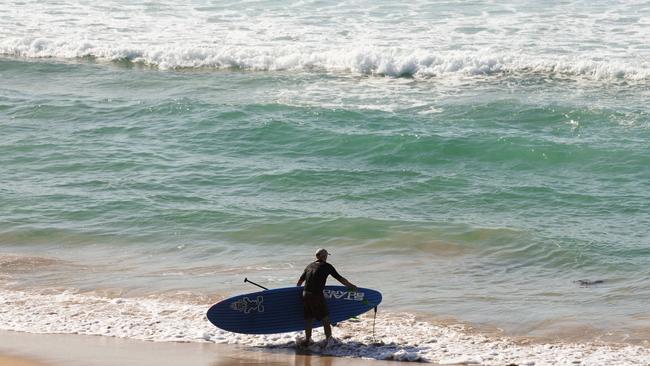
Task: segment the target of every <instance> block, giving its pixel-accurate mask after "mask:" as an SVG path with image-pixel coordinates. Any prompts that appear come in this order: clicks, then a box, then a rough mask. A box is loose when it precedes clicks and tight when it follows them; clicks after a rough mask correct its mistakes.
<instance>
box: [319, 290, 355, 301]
mask: <svg viewBox="0 0 650 366" xmlns="http://www.w3.org/2000/svg"><path fill="white" fill-rule="evenodd" d="M323 295H325V298H326V299H332V298H334V299H343V300H349V301H363V297H364V295H365V294H364V293H363V292H354V291H340V290H327V289H326V290H323Z"/></svg>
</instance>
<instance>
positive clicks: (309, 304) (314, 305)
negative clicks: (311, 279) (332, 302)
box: [302, 291, 329, 320]
mask: <svg viewBox="0 0 650 366" xmlns="http://www.w3.org/2000/svg"><path fill="white" fill-rule="evenodd" d="M302 303H303V305H304V309H305V319H316V320H323V318H325V317H326V316H329V311H328V310H327V303H325V296H323V293H322V292H321V293H319V294H318V293H317V294H313V293H310V292H306V291H305V292H303V293H302Z"/></svg>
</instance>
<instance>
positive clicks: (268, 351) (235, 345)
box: [0, 314, 650, 366]
mask: <svg viewBox="0 0 650 366" xmlns="http://www.w3.org/2000/svg"><path fill="white" fill-rule="evenodd" d="M371 322H372V317H371V316H370V317H369V316H367V315H365V316H362V317H360V318H359V319H358V320H356V321H350V322H345V323H342V324H340V325H339V326H337V327H336V329H335V332H334V336H335V337H337V339H338V342H337V343H335V344H334V346H333V347H331V348H328V349H327V350H321V349H320V348H319V346H317V345H316V346H313V347H310V348H311V350H308V351H307V353H305V352H296V350H295V348H294V344H293V341H292V338H291V337H295V334H288V335H260V336H249V335H236V334H232V338H230V339H227V340H222V341H220V340H219V339H214V340H212V341H207V340H206V341H202V342H192V341H180V342H179V341H150V340H138V339H132V338H120V337H114V336H105V335H89V334H84V335H81V334H52V333H45V334H43V333H26V332H16V331H8V330H0V360H2V357H4V359H7V360H11V361H7V362H9V363H6V365H14V364H19V365H21V366H59V365H60V366H63V365H65V366H75V365H90V366H105V365H113V364H115V363H118V361H119V364H129V365H136V366H148V365H152V366H153V365H155V366H166V365H170V366H171V365H178V364H187V365H198V366H203V365H206V366H229V365H241V364H253V363H259V364H268V363H273V364H274V365H287V366H296V365H300V366H306V365H333V366H348V365H367V366H373V365H383V366H389V365H403V362H404V361H411V362H423V363H429V364H434V365H472V364H480V365H486V366H487V365H490V366H492V365H494V366H496V365H511V364H516V365H529V366H531V365H535V366H540V365H549V366H550V365H567V364H572V365H607V366H628V365H629V366H632V365H650V347H649V346H648V342H647V341H645V342H644V345H632V344H626V343H614V342H606V341H592V342H568V341H560V340H555V341H553V340H541V339H537V338H523V337H508V336H503V335H499V334H495V333H491V332H487V333H485V332H482V331H481V330H480V329H477V328H473V327H471V326H468V325H464V324H458V323H456V324H452V323H449V324H444V325H443V324H437V325H435V324H432V323H430V322H427V321H423V320H422V319H421V318H418V317H416V316H413V315H409V314H392V316H389V317H382V318H378V319H377V325H378V328H379V329H380V330H381V334H379V336H378V338H377V339H371V338H370V337H369V335H368V334H366V333H367V332H366V331H367V328H368V326H369V324H370V323H371ZM405 329H406V332H405V331H404V330H405ZM321 333H322V332H321V331H320V330H316V333H315V338H316V340H317V341H318V340H320V338H322V334H321ZM364 334H365V335H364ZM310 351H311V352H310ZM308 353H311V354H308ZM12 362H13V363H12ZM18 362H21V363H18ZM0 366H5V364H2V363H0Z"/></svg>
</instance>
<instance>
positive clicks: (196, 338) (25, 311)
mask: <svg viewBox="0 0 650 366" xmlns="http://www.w3.org/2000/svg"><path fill="white" fill-rule="evenodd" d="M0 305H1V306H0V328H1V329H5V330H12V331H22V332H31V333H70V334H85V335H101V336H111V337H122V338H132V339H140V340H148V341H157V342H168V341H173V342H213V343H221V344H238V345H243V346H249V347H262V348H275V349H277V348H279V349H283V348H286V349H287V350H290V349H293V348H294V346H295V339H296V337H299V336H300V334H299V333H284V334H272V335H242V334H235V333H230V332H226V331H222V330H220V329H217V328H215V327H214V326H212V325H211V324H210V323H209V322H208V321H207V319H206V317H205V312H206V311H207V309H208V307H209V305H208V304H205V305H196V304H188V303H183V302H179V301H170V300H165V299H157V298H106V297H100V296H89V295H83V294H77V293H72V292H63V293H55V294H45V293H38V292H35V291H8V290H0ZM371 330H372V318H371V317H370V316H368V315H366V316H364V317H362V318H361V319H360V320H358V321H347V322H343V323H341V324H339V325H338V326H337V327H336V328H334V335H335V336H336V337H337V338H338V342H334V344H333V345H331V346H329V347H327V348H323V347H322V346H321V344H319V343H317V344H315V345H314V346H312V347H311V348H312V351H314V352H317V353H322V354H329V355H334V356H345V357H363V358H371V359H381V360H398V361H426V362H436V363H440V364H482V365H505V364H511V363H514V364H519V365H537V366H539V365H566V364H572V363H573V364H577V363H578V362H579V363H580V364H587V365H642V364H648V363H650V349H649V348H646V347H642V346H633V345H619V346H616V345H607V344H595V343H582V344H580V343H557V344H524V343H521V342H515V341H514V340H512V339H509V338H505V337H491V336H486V335H481V334H473V333H469V332H467V331H466V329H465V327H464V326H463V325H451V326H441V325H436V324H432V323H428V322H424V321H418V320H417V319H416V318H415V316H413V315H411V314H407V313H385V312H383V311H380V313H379V315H378V317H377V320H376V338H373V337H372V331H371ZM315 337H316V338H317V339H318V338H322V337H323V335H322V332H321V330H317V331H316V333H315Z"/></svg>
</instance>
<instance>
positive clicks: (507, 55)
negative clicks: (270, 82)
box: [0, 0, 650, 81]
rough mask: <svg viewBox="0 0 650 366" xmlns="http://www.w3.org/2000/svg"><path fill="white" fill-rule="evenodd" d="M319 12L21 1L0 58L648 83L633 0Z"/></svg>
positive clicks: (5, 30)
mask: <svg viewBox="0 0 650 366" xmlns="http://www.w3.org/2000/svg"><path fill="white" fill-rule="evenodd" d="M321 4H323V6H322V7H320V5H319V4H316V3H314V4H312V3H309V2H306V3H302V4H299V5H297V6H293V7H282V6H281V7H278V6H275V4H273V3H272V2H269V3H264V2H260V3H259V4H241V5H239V6H238V5H232V6H228V7H223V8H219V7H213V8H210V9H206V8H202V7H200V6H194V7H193V6H187V5H186V4H182V5H179V4H177V3H175V2H171V1H166V0H159V1H157V2H155V3H152V2H143V3H138V2H130V3H129V4H124V3H121V2H119V1H114V2H111V1H108V2H102V3H101V4H97V5H94V4H92V3H87V2H81V1H70V2H68V3H67V5H62V4H60V3H58V2H52V3H50V2H48V1H45V2H42V1H25V2H21V3H18V4H14V5H12V7H11V8H10V9H7V10H6V11H5V16H3V17H0V54H4V55H11V56H17V57H28V58H50V57H54V58H64V59H69V58H80V57H95V58H98V59H102V60H112V61H115V60H130V61H132V62H139V63H143V64H148V65H152V66H156V67H159V68H162V69H170V68H215V69H233V68H234V69H245V70H260V71H279V70H283V71H301V72H303V71H313V70H316V71H321V72H333V73H340V72H345V73H352V74H361V75H387V76H395V77H399V76H413V77H422V78H431V77H435V78H446V77H450V76H451V77H456V76H470V77H476V76H480V77H482V76H485V75H495V74H499V75H500V74H504V73H541V74H544V75H551V76H553V75H559V76H564V77H579V78H586V79H593V80H628V81H647V80H648V79H650V62H648V59H649V58H650V57H649V56H650V55H649V54H648V53H649V52H650V51H649V50H648V48H647V47H646V46H645V45H646V43H647V26H648V24H647V23H646V22H645V21H644V19H645V18H644V17H643V14H644V12H646V11H647V10H645V8H643V7H640V8H638V9H637V8H635V7H634V6H633V5H634V4H612V6H610V7H608V9H607V10H608V11H607V12H606V13H603V11H602V9H597V8H594V9H592V8H591V7H589V6H585V7H580V5H565V6H560V5H557V6H551V7H546V6H542V5H540V6H539V7H537V8H535V7H520V8H517V6H506V5H502V6H497V5H496V4H484V5H481V4H477V5H474V7H475V8H472V7H467V6H463V7H454V6H451V7H450V8H448V7H445V6H443V5H439V7H440V8H437V7H435V6H433V7H432V6H431V4H418V3H417V1H416V2H413V3H412V4H404V5H403V6H401V7H400V12H399V13H397V14H395V13H393V11H394V10H395V9H392V8H390V7H386V6H384V7H382V6H381V4H378V5H374V4H373V5H370V6H367V7H360V6H359V5H358V4H356V3H349V4H346V3H338V2H337V3H331V4H327V2H322V3H321ZM154 5H155V6H154ZM373 7H377V9H373ZM501 7H503V8H502V9H501ZM368 8H369V9H368ZM423 10H427V11H428V12H425V11H423ZM488 10H492V13H491V12H490V11H488ZM497 10H498V11H497ZM27 14H29V16H27ZM407 15H408V16H407ZM541 15H543V16H541ZM586 30H589V31H586Z"/></svg>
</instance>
